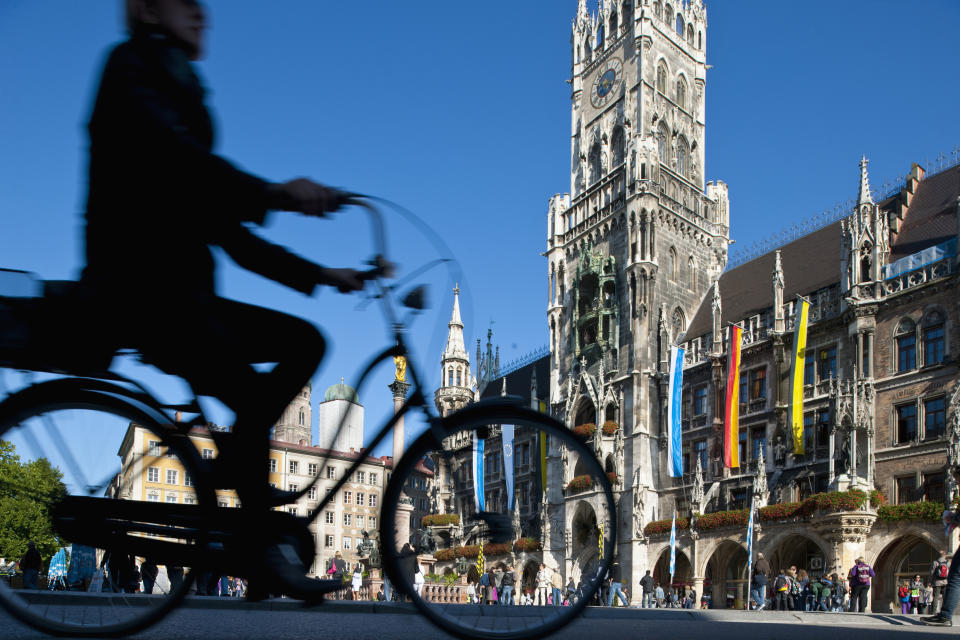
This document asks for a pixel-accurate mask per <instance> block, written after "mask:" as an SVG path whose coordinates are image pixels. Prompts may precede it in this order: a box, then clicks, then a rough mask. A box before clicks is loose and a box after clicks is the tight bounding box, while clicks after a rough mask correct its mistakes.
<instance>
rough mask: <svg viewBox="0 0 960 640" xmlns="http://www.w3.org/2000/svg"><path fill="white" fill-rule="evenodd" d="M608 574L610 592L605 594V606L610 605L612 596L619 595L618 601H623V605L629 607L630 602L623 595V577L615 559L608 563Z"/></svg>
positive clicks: (611, 604)
mask: <svg viewBox="0 0 960 640" xmlns="http://www.w3.org/2000/svg"><path fill="white" fill-rule="evenodd" d="M609 575H610V594H609V595H608V596H607V606H608V607H612V606H613V600H614V598H617V597H619V598H620V601H621V602H623V606H625V607H629V606H630V603H629V602H628V601H627V597H626V596H625V595H623V578H622V577H621V576H622V574H621V570H620V563H619V562H617V561H616V560H614V561H613V564H611V565H610V571H609Z"/></svg>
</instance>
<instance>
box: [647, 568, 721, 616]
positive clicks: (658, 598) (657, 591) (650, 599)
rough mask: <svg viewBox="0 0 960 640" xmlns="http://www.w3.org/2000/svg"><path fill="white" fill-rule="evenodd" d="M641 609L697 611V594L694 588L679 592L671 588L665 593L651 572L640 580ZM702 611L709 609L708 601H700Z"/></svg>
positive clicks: (683, 589)
mask: <svg viewBox="0 0 960 640" xmlns="http://www.w3.org/2000/svg"><path fill="white" fill-rule="evenodd" d="M640 591H641V598H640V607H641V608H643V609H696V608H697V605H698V603H697V592H696V590H695V589H694V588H693V587H690V588H684V587H681V588H680V590H679V591H678V590H677V589H676V588H673V587H671V588H670V590H669V592H667V591H664V589H663V585H661V584H660V583H659V582H657V581H655V580H654V579H653V576H651V575H650V571H649V570H648V571H647V573H646V574H645V575H644V576H643V577H642V578H640ZM699 606H700V608H701V609H705V608H706V607H707V601H706V599H703V600H701V601H700V603H699Z"/></svg>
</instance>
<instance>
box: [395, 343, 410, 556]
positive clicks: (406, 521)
mask: <svg viewBox="0 0 960 640" xmlns="http://www.w3.org/2000/svg"><path fill="white" fill-rule="evenodd" d="M393 361H394V363H395V364H396V366H397V370H396V374H395V375H394V379H393V382H391V383H390V391H392V392H393V411H394V413H396V412H398V411H400V408H401V407H402V406H403V403H404V401H405V400H406V399H407V391H409V390H410V384H409V383H408V382H407V381H406V378H407V359H406V358H404V357H403V356H396V357H395V358H394V359H393ZM401 456H403V416H400V418H398V419H397V422H396V424H394V425H393V472H394V473H396V470H397V465H398V464H399V463H400V458H401ZM411 513H413V501H412V500H411V499H410V498H409V497H407V494H406V493H401V494H400V504H399V505H397V516H396V520H395V522H394V528H395V530H396V532H397V537H396V543H397V551H399V550H400V549H401V548H403V545H405V544H406V543H408V542H410V514H411Z"/></svg>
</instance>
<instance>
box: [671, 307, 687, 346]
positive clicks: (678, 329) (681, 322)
mask: <svg viewBox="0 0 960 640" xmlns="http://www.w3.org/2000/svg"><path fill="white" fill-rule="evenodd" d="M686 330H687V319H686V317H685V316H684V315H683V309H681V308H680V307H677V308H676V309H674V310H673V339H674V340H676V339H677V337H678V336H679V335H680V334H682V333H683V332H684V331H686Z"/></svg>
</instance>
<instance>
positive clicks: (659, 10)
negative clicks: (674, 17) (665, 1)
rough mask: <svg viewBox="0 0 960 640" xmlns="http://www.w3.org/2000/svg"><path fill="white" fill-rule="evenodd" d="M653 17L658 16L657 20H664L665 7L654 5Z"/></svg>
mask: <svg viewBox="0 0 960 640" xmlns="http://www.w3.org/2000/svg"><path fill="white" fill-rule="evenodd" d="M653 15H655V16H657V20H663V5H661V4H660V3H659V2H654V3H653Z"/></svg>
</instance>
